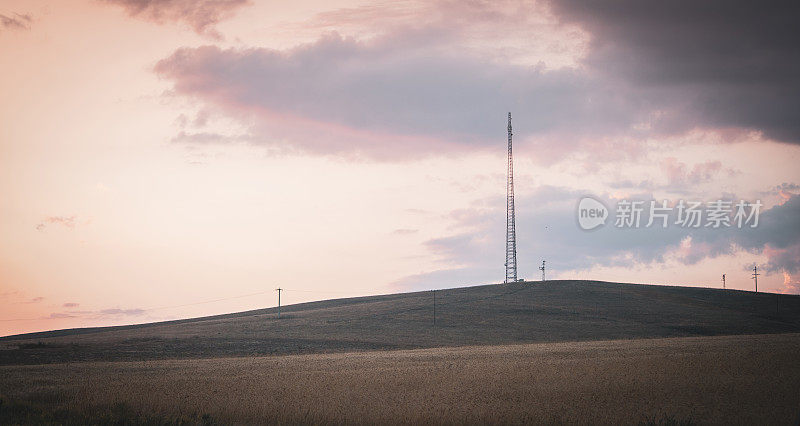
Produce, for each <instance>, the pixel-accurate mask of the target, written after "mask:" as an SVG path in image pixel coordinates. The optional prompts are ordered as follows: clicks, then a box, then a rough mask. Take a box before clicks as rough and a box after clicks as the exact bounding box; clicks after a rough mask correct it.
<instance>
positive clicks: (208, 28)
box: [103, 0, 249, 39]
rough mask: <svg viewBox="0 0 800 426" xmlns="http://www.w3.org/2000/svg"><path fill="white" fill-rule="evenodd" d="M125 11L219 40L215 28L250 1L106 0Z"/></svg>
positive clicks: (219, 35)
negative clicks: (186, 26)
mask: <svg viewBox="0 0 800 426" xmlns="http://www.w3.org/2000/svg"><path fill="white" fill-rule="evenodd" d="M103 1H105V2H106V3H112V4H116V5H119V6H122V8H124V9H125V11H126V12H127V13H128V15H130V16H135V17H138V18H142V19H146V20H148V21H152V22H156V23H159V24H163V23H167V22H180V23H184V24H187V25H189V26H190V27H191V28H192V29H193V30H194V31H195V32H196V33H198V34H201V35H206V36H210V37H212V38H216V39H220V38H222V35H221V34H220V33H219V32H218V31H217V30H216V29H215V28H214V26H215V25H216V24H218V23H219V22H220V21H222V20H224V19H226V18H229V17H231V16H232V15H233V13H234V12H235V11H236V10H237V9H239V8H241V7H242V6H244V5H247V4H248V3H249V0H103Z"/></svg>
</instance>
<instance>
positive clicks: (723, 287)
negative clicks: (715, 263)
mask: <svg viewBox="0 0 800 426" xmlns="http://www.w3.org/2000/svg"><path fill="white" fill-rule="evenodd" d="M722 289H723V290H725V274H722Z"/></svg>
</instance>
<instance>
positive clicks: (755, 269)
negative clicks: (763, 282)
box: [753, 265, 761, 293]
mask: <svg viewBox="0 0 800 426" xmlns="http://www.w3.org/2000/svg"><path fill="white" fill-rule="evenodd" d="M759 275H761V274H759V273H758V265H753V281H755V282H756V293H758V276H759Z"/></svg>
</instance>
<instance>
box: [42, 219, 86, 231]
mask: <svg viewBox="0 0 800 426" xmlns="http://www.w3.org/2000/svg"><path fill="white" fill-rule="evenodd" d="M75 224H76V217H75V216H48V217H46V218H44V219H42V221H41V222H39V224H38V225H36V230H37V231H42V230H44V229H45V228H46V227H47V225H61V226H63V227H65V228H67V229H75Z"/></svg>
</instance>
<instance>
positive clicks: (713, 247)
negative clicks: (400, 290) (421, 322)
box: [398, 186, 800, 288]
mask: <svg viewBox="0 0 800 426" xmlns="http://www.w3.org/2000/svg"><path fill="white" fill-rule="evenodd" d="M584 195H586V194H585V193H583V192H581V191H574V190H569V189H566V188H557V187H546V186H545V187H541V188H539V189H538V190H537V191H536V192H535V193H534V194H531V195H530V196H526V197H519V198H518V200H517V207H518V208H517V241H518V247H517V249H518V253H519V256H518V260H519V261H520V266H519V270H520V275H521V276H522V277H533V276H535V275H536V272H537V271H536V267H537V266H538V265H540V263H541V261H542V260H543V259H546V260H547V262H548V265H549V266H550V267H551V268H552V269H554V270H558V271H566V270H582V269H588V268H591V267H593V266H624V267H631V266H634V265H636V264H652V263H658V262H662V261H664V260H665V256H666V255H667V254H674V255H677V256H678V260H679V261H681V262H683V263H685V264H694V263H697V262H699V261H701V260H703V259H707V258H713V257H716V256H721V255H726V254H732V253H735V252H736V251H737V250H741V249H744V250H746V251H749V252H752V253H754V254H762V253H763V254H765V255H766V256H767V258H768V259H769V261H768V263H767V264H766V265H761V266H762V267H763V269H764V271H766V272H786V273H789V274H795V273H798V272H800V195H795V196H793V197H792V198H791V199H789V200H788V201H787V202H785V203H784V204H782V205H776V206H774V207H772V208H770V209H766V210H763V209H762V211H761V214H760V215H759V224H758V226H757V227H756V228H750V227H749V226H748V225H745V226H744V227H742V228H738V227H735V226H733V227H729V228H725V227H721V228H716V229H715V228H707V227H705V226H703V227H700V228H683V227H680V226H676V225H674V219H675V218H674V216H673V217H672V222H670V225H669V226H668V227H667V228H662V227H660V226H651V227H644V225H645V224H646V223H647V220H648V214H647V211H646V210H647V208H646V209H645V213H644V215H643V216H642V222H641V224H642V227H640V228H638V229H630V228H617V227H614V226H613V225H614V224H613V218H614V210H613V209H614V205H613V204H612V203H610V202H608V201H606V202H605V204H606V207H608V208H609V209H610V210H611V211H610V213H611V215H612V216H611V219H610V220H609V222H607V224H606V226H604V227H602V228H599V229H597V230H594V231H591V232H586V231H583V230H581V229H580V228H579V226H578V224H577V221H576V208H577V202H578V200H579V199H580V198H581V197H583V196H584ZM603 198H604V197H600V199H603ZM649 198H650V197H649V196H647V195H645V194H642V195H641V196H636V197H631V198H629V199H631V200H634V199H638V200H647V199H649ZM606 200H608V198H607V197H606ZM502 201H503V200H502V199H501V198H498V199H497V200H494V201H493V202H492V203H489V205H496V206H503V203H502ZM753 201H754V200H753ZM645 207H649V205H647V206H645ZM455 217H457V218H458V220H457V222H458V223H459V224H460V225H464V226H465V227H467V228H468V229H467V230H465V231H464V232H462V233H459V234H456V235H453V236H449V237H445V238H436V239H432V240H429V241H428V242H427V243H426V246H427V247H428V248H429V249H430V250H431V252H433V253H434V254H436V255H437V256H438V257H439V258H440V259H442V260H444V261H446V262H448V263H450V264H452V265H453V267H452V269H449V270H447V269H445V270H441V271H435V272H432V273H430V274H420V275H415V276H410V277H405V278H403V279H402V280H400V281H399V282H398V283H399V284H402V285H407V286H410V287H414V286H417V287H418V286H423V287H424V285H428V284H432V283H435V280H436V279H444V280H446V281H445V282H452V281H454V280H456V281H457V280H460V279H462V278H463V277H467V276H470V274H474V276H475V277H476V278H481V279H489V280H492V279H493V280H494V281H498V280H499V279H501V278H502V276H503V275H502V274H503V271H502V265H503V260H504V259H502V258H501V256H502V253H504V247H503V244H505V241H504V240H503V239H502V238H497V235H502V233H503V232H504V229H505V215H504V214H503V211H502V210H500V209H499V208H476V209H471V210H460V211H459V212H458V214H457V215H456V216H455ZM705 221H706V218H705V217H704V218H703V225H704V224H705ZM656 224H658V222H657V223H656ZM687 238H690V239H691V244H690V245H689V246H688V247H687V246H685V245H683V244H682V243H683V242H684V241H685V240H686V239H687ZM448 271H449V272H448ZM417 287H415V288H417ZM420 288H421V287H420Z"/></svg>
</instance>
